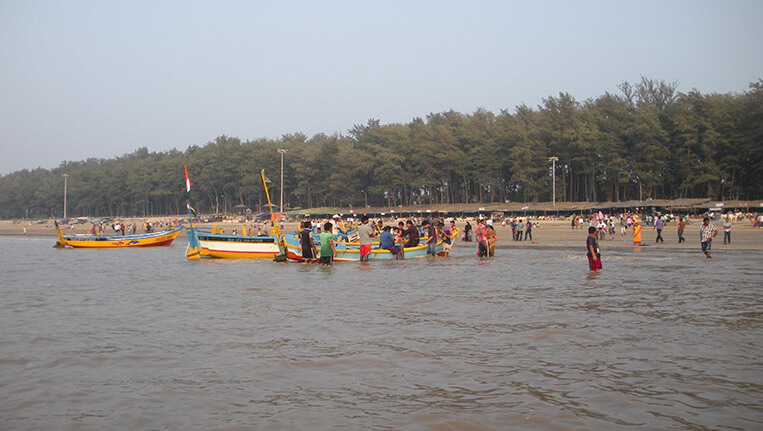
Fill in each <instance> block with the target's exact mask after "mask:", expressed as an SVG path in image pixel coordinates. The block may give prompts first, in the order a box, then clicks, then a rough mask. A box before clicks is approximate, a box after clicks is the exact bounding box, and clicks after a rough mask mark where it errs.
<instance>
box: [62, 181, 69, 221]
mask: <svg viewBox="0 0 763 431" xmlns="http://www.w3.org/2000/svg"><path fill="white" fill-rule="evenodd" d="M61 176H62V177H64V218H66V179H67V178H69V174H62V175H61Z"/></svg>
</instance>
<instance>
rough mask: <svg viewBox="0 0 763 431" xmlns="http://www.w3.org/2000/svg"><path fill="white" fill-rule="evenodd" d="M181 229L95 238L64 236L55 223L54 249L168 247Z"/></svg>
mask: <svg viewBox="0 0 763 431" xmlns="http://www.w3.org/2000/svg"><path fill="white" fill-rule="evenodd" d="M181 230H183V227H182V226H181V227H179V228H177V229H174V230H165V231H161V232H151V233H144V234H136V235H116V236H97V235H64V234H63V232H61V228H60V227H59V226H58V223H57V222H56V233H57V234H58V241H56V245H55V246H54V247H57V248H67V247H71V248H121V247H157V246H162V245H170V244H172V241H174V240H175V238H177V236H178V235H180V231H181Z"/></svg>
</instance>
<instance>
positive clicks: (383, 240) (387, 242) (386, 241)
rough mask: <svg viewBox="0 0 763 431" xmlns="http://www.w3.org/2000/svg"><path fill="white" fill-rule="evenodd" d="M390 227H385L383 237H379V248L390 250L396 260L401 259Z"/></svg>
mask: <svg viewBox="0 0 763 431" xmlns="http://www.w3.org/2000/svg"><path fill="white" fill-rule="evenodd" d="M390 229H391V228H390V227H389V226H384V229H382V233H381V235H379V248H381V249H383V250H389V251H390V253H392V254H394V255H395V259H400V250H398V248H397V247H396V246H395V237H394V236H392V233H391V232H390Z"/></svg>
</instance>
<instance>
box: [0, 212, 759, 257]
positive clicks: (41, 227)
mask: <svg viewBox="0 0 763 431" xmlns="http://www.w3.org/2000/svg"><path fill="white" fill-rule="evenodd" d="M144 220H145V219H133V220H129V222H130V223H135V224H136V225H138V226H139V227H140V226H141V225H142V224H143V221H144ZM125 222H127V220H126V221H125ZM469 222H470V223H471V224H472V226H475V223H474V221H473V220H469ZM215 224H216V225H218V227H222V228H224V229H225V231H226V232H230V231H232V230H233V229H237V230H238V231H239V232H240V231H241V224H240V223H199V224H194V225H195V226H199V227H207V228H211V227H212V226H214V225H215ZM387 224H391V223H387ZM700 224H701V222H698V221H692V223H691V224H687V225H686V230H685V232H684V237H685V238H686V242H684V243H683V244H678V236H677V235H676V224H675V223H668V224H666V227H665V229H664V230H663V231H662V236H663V238H665V242H664V243H660V244H655V242H654V239H655V238H656V236H657V232H656V231H655V230H654V229H653V227H652V226H645V227H644V231H643V233H642V238H641V239H642V245H641V246H639V247H642V248H669V249H687V250H692V249H697V250H699V247H700V243H699V226H700ZM464 225H465V221H457V222H456V226H457V227H458V228H459V229H462V232H463V226H464ZM297 226H298V223H296V222H290V223H284V229H283V232H284V233H286V234H289V233H293V232H296V229H297ZM716 226H717V227H718V231H719V232H718V236H716V237H715V240H714V241H713V246H714V248H715V250H722V249H730V250H763V228H753V227H752V223H751V222H750V221H749V220H742V221H739V222H736V223H734V225H733V227H732V231H731V240H732V242H731V244H723V229H722V228H721V226H720V225H716ZM494 227H495V230H496V233H497V234H498V243H497V244H496V246H497V247H499V248H523V247H533V246H538V247H540V246H555V247H558V246H565V247H579V248H580V249H581V250H584V249H585V239H586V236H587V235H588V231H587V230H586V229H572V228H571V227H570V223H569V221H564V220H561V221H549V220H546V221H540V227H536V228H534V229H533V231H532V236H533V239H532V240H529V239H528V240H526V241H513V240H512V239H511V228H509V227H508V226H501V225H500V224H494ZM24 228H26V232H25V231H24ZM88 228H89V225H87V224H81V225H75V227H74V229H73V230H72V231H71V233H73V234H86V233H89V231H88ZM139 231H140V229H139ZM64 232H65V233H67V234H68V233H69V230H68V229H66V230H65V231H64ZM0 236H29V237H50V238H51V240H53V239H54V238H55V237H56V230H55V227H53V226H52V225H51V226H48V224H47V223H31V222H24V223H14V222H13V221H11V220H0ZM599 243H600V245H601V247H602V249H603V250H606V249H607V248H610V247H616V248H622V247H634V245H633V235H632V232H631V230H628V231H626V235H625V236H621V235H620V228H619V226H616V228H615V235H614V238H613V239H611V240H610V239H609V235H607V237H606V238H605V239H603V240H600V241H599ZM456 246H457V247H467V246H474V247H475V248H476V247H477V243H476V242H474V241H471V242H464V241H462V240H461V238H460V235H459V239H458V241H457V242H456Z"/></svg>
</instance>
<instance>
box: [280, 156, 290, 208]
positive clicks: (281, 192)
mask: <svg viewBox="0 0 763 431" xmlns="http://www.w3.org/2000/svg"><path fill="white" fill-rule="evenodd" d="M287 151H288V150H285V149H283V148H279V149H278V152H279V153H281V214H283V155H284V153H285V152H287Z"/></svg>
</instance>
